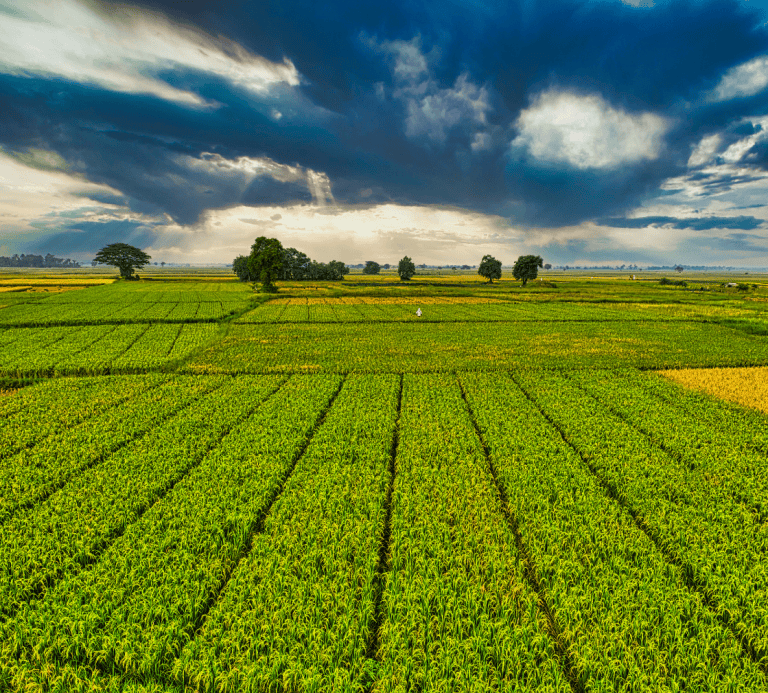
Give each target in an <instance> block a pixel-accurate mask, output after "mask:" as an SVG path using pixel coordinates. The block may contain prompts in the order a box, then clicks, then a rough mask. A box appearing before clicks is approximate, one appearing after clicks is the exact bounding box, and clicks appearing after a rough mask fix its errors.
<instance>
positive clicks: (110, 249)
mask: <svg viewBox="0 0 768 693" xmlns="http://www.w3.org/2000/svg"><path fill="white" fill-rule="evenodd" d="M151 259H152V258H151V257H150V256H149V255H147V254H146V253H145V252H144V251H143V250H140V249H139V248H136V247H134V246H132V245H128V244H127V243H110V244H109V245H105V246H104V247H103V248H102V249H101V250H100V251H99V252H98V253H96V257H94V258H93V261H94V262H97V263H99V264H101V265H112V266H113V267H117V268H118V269H119V270H120V276H121V277H122V278H123V279H138V275H134V274H133V271H134V270H135V269H139V268H141V267H144V265H147V264H149V261H150V260H151Z"/></svg>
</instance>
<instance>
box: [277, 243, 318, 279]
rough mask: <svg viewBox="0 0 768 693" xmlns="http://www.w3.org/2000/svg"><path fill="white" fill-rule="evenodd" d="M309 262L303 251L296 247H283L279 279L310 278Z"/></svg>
mask: <svg viewBox="0 0 768 693" xmlns="http://www.w3.org/2000/svg"><path fill="white" fill-rule="evenodd" d="M311 262H312V261H311V260H310V259H309V257H308V256H307V255H306V254H305V253H302V252H301V251H299V250H296V248H285V249H284V250H283V269H282V270H281V272H280V277H279V279H293V280H301V279H310V278H311V277H310V266H311Z"/></svg>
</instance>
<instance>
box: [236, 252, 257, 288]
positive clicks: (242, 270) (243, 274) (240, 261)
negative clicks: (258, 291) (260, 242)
mask: <svg viewBox="0 0 768 693" xmlns="http://www.w3.org/2000/svg"><path fill="white" fill-rule="evenodd" d="M232 271H233V272H234V273H235V274H236V275H237V278H238V279H239V280H240V281H241V282H255V281H256V280H257V279H258V277H252V276H251V269H250V267H248V256H247V255H238V256H237V257H236V258H235V259H234V260H233V261H232Z"/></svg>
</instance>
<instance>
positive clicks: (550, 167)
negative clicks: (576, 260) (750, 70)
mask: <svg viewBox="0 0 768 693" xmlns="http://www.w3.org/2000/svg"><path fill="white" fill-rule="evenodd" d="M139 5H140V6H145V7H148V8H152V9H155V10H159V11H162V12H163V13H165V14H167V15H169V16H170V17H172V18H174V19H176V20H178V21H183V22H187V23H191V24H193V25H195V26H197V27H200V28H201V29H203V30H205V31H208V32H210V33H211V34H212V35H214V36H216V35H222V36H225V37H227V38H228V39H232V40H234V41H237V42H238V43H240V44H241V45H242V46H244V47H245V48H247V49H248V50H250V51H252V52H253V53H254V54H256V55H259V56H263V57H265V58H268V59H270V60H272V61H275V62H280V61H283V60H284V59H288V60H290V61H291V62H292V64H293V65H295V67H296V69H297V71H298V72H299V73H300V74H301V75H302V77H303V81H302V84H301V85H300V86H298V87H291V86H289V85H286V84H275V85H273V86H272V87H270V88H269V89H267V90H265V91H264V92H263V93H258V94H257V93H254V92H252V91H251V92H249V91H248V90H247V89H245V88H244V87H243V86H238V85H237V84H234V83H230V82H227V81H226V80H225V79H224V78H223V77H221V76H214V75H211V74H207V73H201V72H195V71H194V70H186V71H178V70H176V71H173V72H170V71H169V72H168V73H167V74H164V73H160V74H155V75H154V77H155V78H160V79H165V80H166V81H168V82H172V83H173V86H174V87H175V88H177V89H183V90H185V91H187V92H191V93H194V94H197V95H200V96H201V97H202V98H203V99H204V100H205V101H206V102H207V103H208V104H210V106H209V107H206V108H191V107H187V106H181V105H178V104H177V103H170V102H168V101H164V100H162V99H161V98H159V97H157V96H142V95H136V94H132V95H131V94H121V93H116V92H110V91H105V90H104V89H99V88H96V87H84V86H81V85H77V84H74V83H72V82H67V81H66V80H64V79H43V78H40V77H37V78H25V77H9V76H3V77H2V78H0V100H1V101H2V103H3V104H4V108H3V109H0V144H2V145H4V146H5V147H6V148H10V149H12V150H19V151H21V150H23V149H24V148H25V147H27V148H28V147H38V148H45V149H50V150H52V151H54V152H56V153H58V154H60V155H61V156H62V157H63V158H64V159H65V161H66V162H67V163H68V165H69V168H70V170H71V171H72V172H74V173H78V174H80V175H82V176H84V177H85V178H86V179H88V180H89V181H92V182H95V183H102V184H106V185H109V186H110V187H112V188H113V189H115V190H117V191H119V193H120V194H122V195H123V196H124V197H125V198H126V200H127V202H128V206H129V207H130V208H131V209H132V210H134V211H137V212H143V213H148V214H160V213H165V214H168V215H169V216H170V217H172V218H173V219H174V220H176V221H177V222H179V223H182V224H190V223H193V222H195V221H197V220H198V219H199V218H200V216H201V214H202V213H203V212H204V211H205V210H206V209H211V208H217V207H227V206H231V205H235V204H254V205H258V204H272V205H276V204H284V203H288V202H291V201H297V200H299V201H302V200H308V199H310V197H309V189H308V187H307V186H306V185H304V184H303V183H302V182H301V181H298V180H288V181H286V180H282V181H281V180H279V179H277V178H273V177H258V178H256V179H254V180H244V179H243V178H242V177H238V176H237V175H235V174H231V173H229V174H224V173H222V172H221V171H217V170H213V169H211V168H210V167H208V168H206V167H205V166H195V165H193V164H192V163H190V162H192V161H194V160H199V159H200V157H201V156H202V155H203V154H204V153H206V152H208V153H214V154H216V155H218V156H221V157H223V158H225V159H228V160H236V159H238V157H250V158H259V157H268V158H270V159H272V160H273V161H275V162H277V163H278V164H282V165H287V166H298V167H302V168H303V169H304V170H312V171H317V172H321V173H324V174H327V176H328V177H329V179H330V181H331V183H332V186H333V194H334V197H335V198H336V200H337V201H339V202H348V203H361V202H365V203H376V202H382V201H393V202H398V203H403V204H405V203H416V204H451V205H457V206H462V207H466V208H471V209H476V210H480V211H484V212H491V213H499V214H502V215H505V216H508V217H510V218H511V219H512V220H513V221H514V222H515V223H518V224H520V225H523V226H552V227H558V226H563V225H573V224H578V223H580V222H581V221H584V220H589V219H595V218H600V217H606V216H611V217H619V216H621V215H622V214H624V213H626V212H627V211H628V210H629V209H631V208H633V207H635V206H636V205H637V204H638V203H639V202H641V201H642V200H644V199H647V198H648V197H649V196H652V195H654V194H656V193H657V190H658V185H659V184H660V182H662V181H663V180H665V179H666V178H669V177H671V176H678V175H681V174H682V173H684V172H685V170H686V168H685V164H686V162H687V160H688V156H689V155H690V151H691V147H692V146H693V145H694V144H695V143H696V142H698V141H699V140H700V139H701V137H702V136H704V135H706V134H709V133H711V132H721V131H722V132H724V133H726V134H727V136H728V137H730V138H732V139H734V140H735V139H736V138H738V137H744V136H747V135H748V134H750V132H748V131H747V128H748V126H749V125H748V124H746V125H745V124H743V123H741V122H740V121H741V119H742V118H743V117H745V116H748V115H753V114H755V113H756V112H757V111H756V110H755V109H760V108H764V107H765V106H766V96H765V95H764V94H758V95H755V96H751V97H746V98H739V99H732V100H730V101H728V102H727V103H719V104H718V103H711V100H707V94H709V93H710V92H711V90H712V89H714V88H715V86H716V85H717V84H718V82H719V80H720V78H721V77H722V75H723V74H724V73H725V72H726V71H727V70H728V69H729V68H731V67H733V66H735V65H738V64H741V63H743V62H745V61H747V60H749V59H751V58H753V57H755V56H757V55H760V54H762V53H763V52H766V51H768V34H766V31H765V30H764V29H763V28H761V27H760V24H761V21H762V20H761V17H760V15H758V14H757V13H756V12H754V11H748V10H747V9H744V7H743V5H741V4H739V3H737V2H736V1H735V0H714V1H709V2H682V1H671V2H666V3H659V4H658V5H657V6H656V7H653V8H635V7H631V6H628V5H625V4H623V3H620V2H584V1H583V0H579V1H578V2H576V0H549V1H548V2H523V1H520V2H509V3H502V4H492V3H479V2H457V3H452V4H451V5H449V6H447V5H446V4H445V3H444V2H442V1H438V0H430V1H428V2H423V1H422V2H418V3H414V2H392V3H358V2H355V3H353V2H334V3H317V2H310V1H309V0H301V1H289V0H286V1H282V2H267V3H264V2H238V3H210V2H202V1H197V0H193V1H189V2H184V3H178V2H170V0H168V1H162V0H157V1H156V2H144V3H139ZM100 7H101V11H102V12H104V14H105V16H108V15H109V11H110V7H112V5H111V4H110V3H108V2H101V3H100ZM398 42H399V43H398ZM398 46H399V48H398ZM407 46H411V47H412V49H413V50H414V51H416V52H417V53H418V54H419V55H421V56H422V57H423V58H424V61H425V67H424V69H423V71H421V72H419V73H418V74H416V76H415V77H413V80H412V82H408V83H405V82H404V81H403V77H402V74H401V75H400V76H398V73H397V66H398V64H399V63H398V62H397V61H398V60H399V59H401V58H402V55H401V56H400V58H398V53H397V51H398V50H402V51H404V50H405V49H406V47H407ZM409 50H410V49H409ZM462 80H464V81H462ZM547 89H554V90H566V91H570V92H573V93H577V94H583V95H589V94H598V95H600V97H601V98H602V99H604V100H605V103H606V104H608V105H609V106H610V107H611V108H614V109H621V111H622V112H626V113H627V114H630V115H632V114H635V115H639V114H642V113H653V114H656V115H658V116H660V117H663V118H665V119H667V121H668V122H669V124H670V126H669V130H668V132H667V133H666V135H665V136H664V137H663V142H662V154H661V155H659V156H658V157H656V158H654V157H650V158H645V159H642V160H636V161H626V162H623V163H622V164H621V165H620V166H616V167H613V168H607V169H605V168H604V169H600V168H596V167H593V168H586V169H580V168H576V167H574V166H571V165H568V164H565V163H548V164H546V165H544V164H542V162H541V161H540V160H538V159H537V158H536V157H534V156H533V155H532V154H531V153H530V152H527V151H525V150H520V149H519V148H518V149H517V150H515V151H511V150H510V146H509V145H510V142H511V141H512V140H513V139H514V138H515V136H516V135H517V127H516V122H517V118H518V116H519V114H520V111H521V109H524V108H527V107H529V105H530V103H531V98H532V97H533V96H535V95H536V94H537V93H540V92H542V91H545V90H547ZM419 94H425V96H423V97H420V96H419ZM472 99H475V101H474V102H473V101H472ZM471 103H475V104H476V108H477V109H478V110H476V111H475V112H474V116H473V115H472V113H473V111H472V110H471V109H472V108H473V107H472V106H471V105H470V104H471ZM452 109H453V110H452ZM763 112H765V111H763ZM409 118H410V120H409ZM414 123H416V125H414ZM409 127H410V130H409ZM753 127H754V126H753ZM419 128H422V129H419ZM430 128H432V129H431V130H430ZM414 133H421V134H414ZM435 133H438V134H439V136H438V135H436V134H435ZM473 145H475V146H473ZM763 156H764V154H763V152H762V150H761V151H760V152H756V153H755V154H754V157H753V158H754V159H755V161H754V162H753V163H755V165H758V163H759V162H760V161H762V159H761V157H763ZM739 182H744V179H734V180H731V181H730V183H729V181H728V180H726V179H725V178H722V177H721V178H720V179H717V180H713V181H708V182H707V186H708V187H709V188H711V189H713V190H714V189H716V188H719V189H723V188H724V187H725V186H726V185H728V184H735V183H739ZM92 199H93V198H92ZM741 223H744V222H741ZM724 228H733V227H727V226H726V227H724ZM738 228H754V227H742V226H739V227H738Z"/></svg>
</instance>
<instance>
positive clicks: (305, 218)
mask: <svg viewBox="0 0 768 693" xmlns="http://www.w3.org/2000/svg"><path fill="white" fill-rule="evenodd" d="M196 229H197V234H196V235H195V236H192V235H190V237H189V242H190V246H189V248H187V249H186V250H185V251H184V252H187V253H188V255H187V256H186V257H187V259H186V260H184V262H197V260H195V259H193V253H197V252H198V248H202V247H205V249H206V250H205V253H206V254H207V257H210V258H212V261H213V259H214V258H215V261H216V262H231V260H232V259H233V258H234V257H236V256H237V255H241V254H243V253H246V252H247V251H248V248H250V246H251V244H252V243H253V239H254V238H256V237H257V236H259V235H267V236H270V237H274V238H278V239H279V240H280V241H281V243H282V244H283V245H284V246H286V247H288V246H294V247H296V248H298V249H299V250H301V251H303V252H305V253H307V254H308V255H309V256H310V257H311V258H313V259H316V260H319V261H322V262H327V261H328V260H333V259H336V260H342V261H344V262H348V263H352V264H355V263H358V262H364V261H365V260H370V259H376V260H378V261H379V262H389V263H396V262H397V261H398V260H400V258H402V257H403V256H404V255H409V256H411V257H412V258H413V260H414V262H416V263H417V264H419V263H422V262H425V263H428V264H448V263H467V264H477V263H478V262H479V261H480V259H481V258H482V256H483V255H485V254H486V253H490V254H492V255H495V256H496V257H498V258H499V259H500V260H502V261H503V262H505V263H511V262H513V261H514V260H515V259H516V258H517V257H518V255H521V254H523V253H524V251H525V249H526V248H525V242H524V239H523V237H522V234H521V233H520V232H519V231H517V230H515V229H514V228H512V227H511V226H510V224H509V222H508V220H506V219H504V218H502V217H498V216H494V215H488V214H482V213H478V212H471V211H467V210H462V209H455V208H444V207H434V206H415V205H414V206H405V205H396V204H383V205H374V206H346V207H332V208H331V207H328V208H320V207H317V206H314V205H307V204H295V205H289V206H284V207H282V206H281V207H277V206H275V207H246V206H241V207H232V208H229V209H216V210H209V211H208V212H206V214H205V216H204V218H203V219H202V220H201V221H200V222H199V224H198V225H197V227H196ZM201 238H202V239H204V242H201ZM156 251H157V254H158V257H159V256H160V255H163V257H165V252H164V251H163V249H162V248H160V247H158V248H156ZM201 252H202V251H201ZM178 257H179V261H181V256H178ZM190 258H192V259H190Z"/></svg>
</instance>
